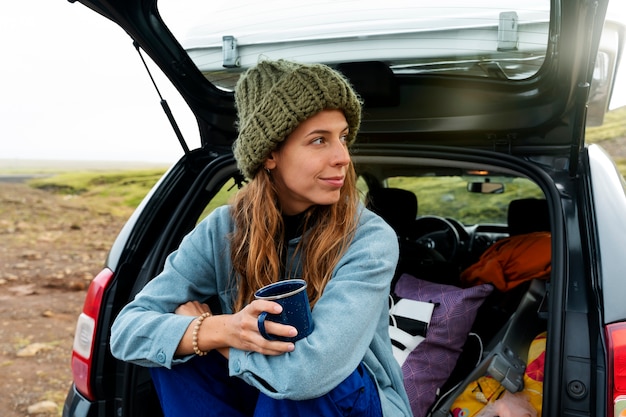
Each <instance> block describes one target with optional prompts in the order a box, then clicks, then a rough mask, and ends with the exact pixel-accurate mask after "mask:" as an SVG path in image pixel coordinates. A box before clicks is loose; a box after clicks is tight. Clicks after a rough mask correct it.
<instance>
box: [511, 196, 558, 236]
mask: <svg viewBox="0 0 626 417" xmlns="http://www.w3.org/2000/svg"><path fill="white" fill-rule="evenodd" d="M507 224H508V228H509V236H517V235H521V234H525V233H532V232H549V231H550V215H549V211H548V202H547V201H546V200H544V199H538V198H522V199H519V200H513V201H511V202H510V203H509V209H508V212H507Z"/></svg>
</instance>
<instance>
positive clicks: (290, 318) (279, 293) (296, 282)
mask: <svg viewBox="0 0 626 417" xmlns="http://www.w3.org/2000/svg"><path fill="white" fill-rule="evenodd" d="M254 296H255V298H256V299H258V300H269V301H274V302H277V303H278V304H280V305H281V306H282V307H283V311H282V312H281V313H280V314H270V313H268V312H267V311H264V312H262V313H261V314H260V315H259V319H258V325H259V332H260V333H261V335H262V336H263V337H264V338H266V339H268V340H282V341H285V342H295V341H296V340H300V339H302V338H304V337H307V336H308V335H310V334H311V332H312V331H313V318H312V317H311V306H310V305H309V297H308V296H307V293H306V282H305V281H304V280H302V279H287V280H284V281H278V282H275V283H273V284H270V285H266V286H265V287H263V288H261V289H259V290H257V291H256V292H255V293H254ZM265 320H270V321H273V322H276V323H282V324H287V325H289V326H293V327H295V328H296V329H297V330H298V334H297V335H296V336H295V337H282V336H275V335H271V334H268V333H267V332H266V331H265Z"/></svg>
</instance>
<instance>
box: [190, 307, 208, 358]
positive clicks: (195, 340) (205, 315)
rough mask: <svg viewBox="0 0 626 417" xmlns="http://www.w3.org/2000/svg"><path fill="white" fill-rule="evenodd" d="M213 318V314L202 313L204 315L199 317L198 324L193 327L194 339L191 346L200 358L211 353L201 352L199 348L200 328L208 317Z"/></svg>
mask: <svg viewBox="0 0 626 417" xmlns="http://www.w3.org/2000/svg"><path fill="white" fill-rule="evenodd" d="M211 316H212V314H211V313H209V312H208V311H207V312H206V313H202V315H200V316H198V319H197V320H196V324H195V325H194V326H193V338H192V340H191V344H192V346H193V351H194V352H195V354H196V355H198V356H204V355H206V354H207V353H209V352H205V351H202V350H200V348H199V347H198V332H199V331H200V326H201V325H202V322H203V321H204V319H206V318H207V317H211Z"/></svg>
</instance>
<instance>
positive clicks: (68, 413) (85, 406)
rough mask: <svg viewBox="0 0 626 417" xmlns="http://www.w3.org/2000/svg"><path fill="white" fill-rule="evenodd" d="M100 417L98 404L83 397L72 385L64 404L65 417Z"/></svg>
mask: <svg viewBox="0 0 626 417" xmlns="http://www.w3.org/2000/svg"><path fill="white" fill-rule="evenodd" d="M98 415H99V414H98V406H97V403H94V402H91V401H89V400H88V399H86V398H85V397H83V396H82V395H81V394H80V393H79V392H78V391H76V387H75V386H74V384H72V387H71V388H70V390H69V392H68V393H67V397H66V398H65V404H63V417H96V416H98Z"/></svg>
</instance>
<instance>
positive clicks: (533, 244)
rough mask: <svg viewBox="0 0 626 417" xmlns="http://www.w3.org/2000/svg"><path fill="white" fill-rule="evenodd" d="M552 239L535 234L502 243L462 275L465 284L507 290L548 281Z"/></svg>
mask: <svg viewBox="0 0 626 417" xmlns="http://www.w3.org/2000/svg"><path fill="white" fill-rule="evenodd" d="M550 238H551V235H550V232H534V233H528V234H524V235H518V236H512V237H508V238H506V239H502V240H499V241H497V242H496V243H494V244H493V245H491V246H490V247H489V249H487V250H486V251H485V253H483V254H482V255H481V257H480V259H479V260H478V262H476V263H475V264H473V265H471V266H470V267H469V268H467V269H466V270H465V271H463V272H462V273H461V282H462V283H463V284H464V285H466V286H473V285H478V284H482V283H490V284H493V285H494V286H495V287H496V288H497V289H499V290H500V291H507V290H510V289H511V288H514V287H516V286H517V285H519V284H521V283H522V282H524V281H528V280H530V279H534V278H547V277H548V275H549V274H550V260H551V254H552V253H551V246H550Z"/></svg>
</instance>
